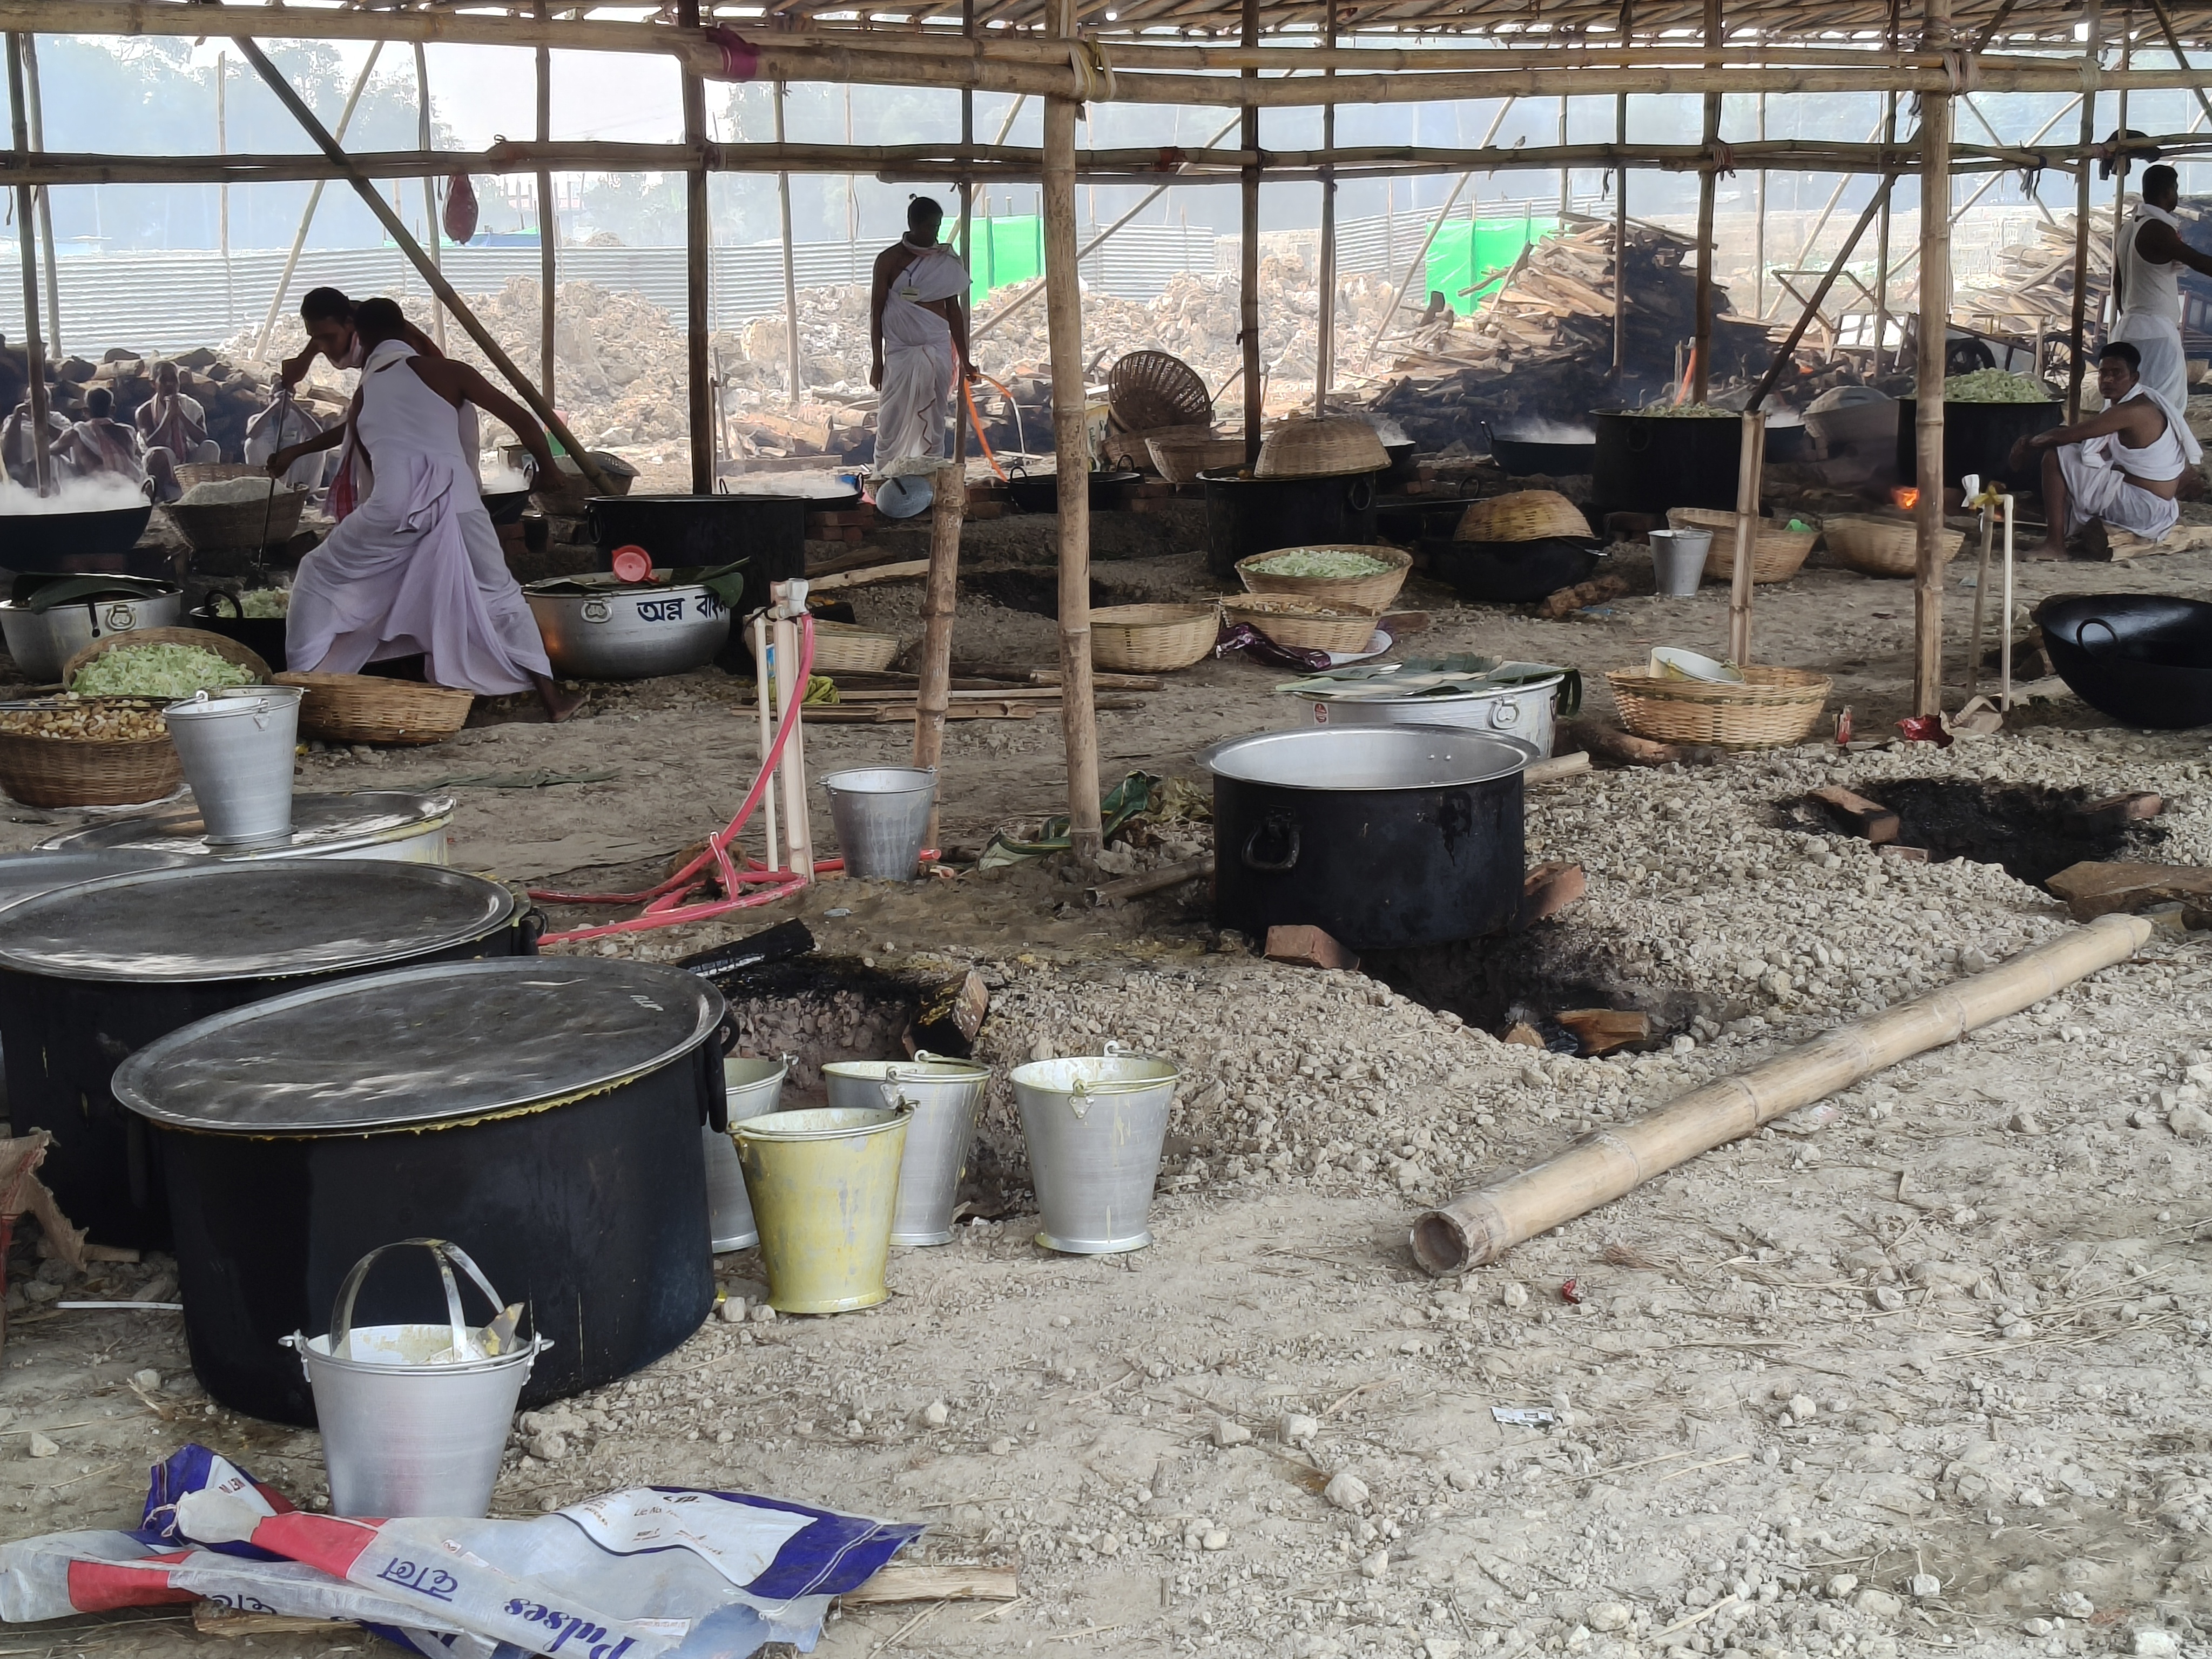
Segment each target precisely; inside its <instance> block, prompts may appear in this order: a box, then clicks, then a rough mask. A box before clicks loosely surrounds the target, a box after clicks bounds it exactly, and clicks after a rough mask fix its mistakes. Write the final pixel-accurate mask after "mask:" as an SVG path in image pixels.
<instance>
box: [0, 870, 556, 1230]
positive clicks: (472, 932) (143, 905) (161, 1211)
mask: <svg viewBox="0 0 2212 1659" xmlns="http://www.w3.org/2000/svg"><path fill="white" fill-rule="evenodd" d="M76 856H78V857H85V856H88V855H86V854H77V855H76ZM537 924H538V918H537V915H536V913H535V912H526V911H525V909H524V908H523V906H522V905H521V904H520V903H519V902H517V901H516V899H515V896H514V895H513V893H512V892H510V891H509V890H507V889H506V888H505V887H502V886H501V885H500V884H498V883H497V882H495V881H487V880H485V879H484V878H482V877H480V876H471V875H468V874H466V873H465V872H461V871H459V870H451V869H447V867H445V866H442V865H435V864H403V863H398V862H395V861H392V860H363V859H272V860H253V861H246V862H240V863H235V864H231V863H222V864H217V863H212V862H205V861H203V862H198V863H193V864H189V865H184V866H179V867H176V868H173V869H154V870H145V871H140V872H135V873H130V874H124V875H111V876H106V877H104V878H100V879H99V880H95V881H89V882H85V883H83V884H80V885H77V886H73V887H66V888H62V889H59V890H56V891H52V892H48V893H45V894H41V895H39V896H35V897H32V898H27V899H24V900H22V901H21V902H18V903H15V904H11V905H9V906H7V907H6V908H0V1055H4V1057H5V1061H6V1066H7V1075H8V1102H9V1111H10V1113H11V1115H12V1118H13V1121H14V1123H15V1129H16V1133H22V1132H23V1131H24V1130H27V1129H46V1130H48V1131H50V1132H51V1133H52V1135H53V1138H54V1144H53V1146H52V1148H51V1149H50V1150H49V1151H48V1152H47V1153H46V1162H45V1163H44V1164H42V1165H41V1166H40V1170H39V1175H40V1179H41V1180H43V1181H44V1182H46V1185H47V1186H48V1187H50V1188H52V1189H53V1193H54V1196H55V1198H56V1199H58V1200H59V1201H60V1204H61V1208H62V1213H63V1214H64V1215H66V1216H68V1217H69V1218H70V1220H71V1221H73V1222H75V1223H76V1225H78V1226H80V1227H83V1228H86V1229H88V1231H90V1232H91V1234H92V1237H93V1238H94V1242H96V1243H102V1244H118V1245H125V1246H134V1247H137V1248H140V1249H166V1248H167V1245H168V1243H169V1218H168V1213H167V1204H166V1203H165V1202H164V1200H163V1198H162V1194H161V1182H160V1180H159V1178H158V1176H157V1172H156V1170H155V1164H154V1162H153V1158H152V1150H151V1146H150V1143H149V1139H148V1137H147V1133H146V1126H145V1125H144V1123H143V1122H142V1121H140V1120H139V1119H137V1117H134V1116H132V1115H131V1114H130V1113H128V1112H125V1110H123V1109H122V1108H121V1107H120V1106H118V1104H117V1103H116V1099H115V1095H114V1093H113V1091H112V1088H111V1087H110V1084H111V1079H112V1078H113V1075H114V1073H115V1068H116V1066H117V1065H118V1064H119V1063H120V1062H121V1061H122V1060H125V1058H127V1057H128V1056H129V1055H130V1054H131V1053H132V1052H134V1051H135V1050H137V1049H138V1048H143V1047H144V1046H145V1045H146V1044H148V1043H149V1042H153V1041H155V1039H156V1038H158V1037H162V1036H167V1035H168V1034H169V1033H170V1032H172V1031H173V1030H177V1029H178V1028H179V1026H184V1025H189V1024H191V1023H192V1022H193V1021H195V1020H199V1019H205V1018H207V1017H208V1016H210V1014H216V1013H221V1012H223V1011H224V1010H225V1009H229V1008H235V1007H238V1006H240V1004H243V1003H249V1002H255V1001H258V1000H261V999H262V998H264V997H270V996H275V995H276V994H279V993H282V992H285V991H290V990H295V989H297V988H298V987H301V986H303V985H312V984H314V983H316V982H318V981H322V980H326V979H332V978H337V977H341V976H343V975H349V974H359V973H365V972H368V971H369V970H371V969H378V968H386V967H391V966H392V965H395V964H397V963H408V962H435V961H442V960H447V959H450V958H454V957H486V956H513V955H520V954H526V953H528V952H529V951H533V950H534V949H535V948H536V941H537V933H538V926H537ZM271 1201H272V1202H274V1201H277V1200H276V1199H275V1198H274V1197H273V1195H272V1198H271Z"/></svg>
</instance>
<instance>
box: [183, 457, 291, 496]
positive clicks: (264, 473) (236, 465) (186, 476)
mask: <svg viewBox="0 0 2212 1659" xmlns="http://www.w3.org/2000/svg"><path fill="white" fill-rule="evenodd" d="M268 476H269V469H268V468H267V467H265V466H256V465H254V464H253V463H252V462H251V461H185V462H183V463H181V464H180V465H179V466H178V468H177V482H178V483H180V484H182V485H184V487H185V489H191V488H192V486H193V485H195V484H204V483H228V481H229V480H230V479H233V478H265V477H268Z"/></svg>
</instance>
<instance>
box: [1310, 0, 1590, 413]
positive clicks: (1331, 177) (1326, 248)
mask: <svg viewBox="0 0 2212 1659" xmlns="http://www.w3.org/2000/svg"><path fill="white" fill-rule="evenodd" d="M1325 44H1326V45H1327V46H1329V47H1332V48H1333V47H1334V46H1335V45H1336V0H1328V38H1327V40H1326V42H1325ZM1333 72H1334V71H1331V70H1323V71H1322V73H1323V74H1325V75H1326V74H1331V73H1333ZM1561 137H1565V134H1562V135H1561ZM1321 147H1322V149H1335V148H1336V106H1335V105H1334V104H1323V105H1322V107H1321ZM1319 263H1320V266H1321V270H1320V271H1319V273H1318V276H1319V278H1320V281H1319V284H1318V286H1319V288H1320V289H1321V295H1320V306H1319V307H1318V310H1317V313H1316V316H1315V318H1314V413H1315V414H1316V415H1326V414H1328V393H1329V386H1330V383H1331V382H1332V381H1333V380H1334V379H1335V378H1336V176H1335V174H1334V172H1333V171H1332V170H1330V169H1329V168H1327V167H1324V168H1322V181H1321V254H1320V259H1319Z"/></svg>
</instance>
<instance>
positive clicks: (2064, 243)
mask: <svg viewBox="0 0 2212 1659" xmlns="http://www.w3.org/2000/svg"><path fill="white" fill-rule="evenodd" d="M2100 219H2101V220H2102V222H2101V223H2100ZM2036 229H2037V231H2038V233H2039V234H2038V235H2037V239H2036V240H2034V241H2033V242H2030V243H2027V244H2026V245H2025V246H2008V247H2003V248H2000V249H1998V250H1997V256H1996V270H1993V271H1992V272H1990V275H1989V276H1984V277H1981V278H1978V279H1977V280H1976V281H1974V282H1972V283H1970V284H1968V285H1967V286H1966V287H1965V288H1964V289H1962V290H1961V291H1960V294H1959V295H1958V298H1957V301H1956V302H1955V304H1954V307H1953V310H1954V318H1955V319H1957V320H1960V321H1963V322H1966V323H1969V324H1971V325H1974V326H1977V327H1979V328H1982V329H1984V330H1986V331H1989V332H1990V333H1992V334H2019V335H2023V336H2026V337H2029V338H2031V339H2032V338H2034V337H2037V336H2038V335H2040V334H2041V333H2043V332H2044V331H2046V330H2049V329H2052V328H2056V329H2058V330H2060V331H2065V330H2067V329H2069V328H2070V327H2071V326H2072V325H2073V319H2074V218H2073V216H2072V215H2071V214H2069V215H2068V216H2066V217H2065V218H2063V219H2059V220H2056V221H2045V222H2043V223H2041V224H2039V225H2038V226H2037V227H2036ZM2111 287H2112V221H2111V219H2110V217H2109V216H2103V215H2100V216H2098V217H2097V218H2092V219H2091V220H2090V222H2089V280H2088V283H2087V288H2088V300H2087V314H2088V315H2089V316H2090V317H2091V318H2092V319H2094V318H2095V317H2096V316H2097V315H2098V314H2099V313H2100V312H2101V311H2102V309H2103V307H2104V303H2105V295H2106V290H2108V289H2110V288H2111Z"/></svg>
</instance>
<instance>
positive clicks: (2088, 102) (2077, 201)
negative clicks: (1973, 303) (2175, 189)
mask: <svg viewBox="0 0 2212 1659" xmlns="http://www.w3.org/2000/svg"><path fill="white" fill-rule="evenodd" d="M2100 21H2102V8H2101V7H2100V4H2099V3H2098V0H2087V4H2086V5H2084V6H2083V7H2082V27H2083V29H2084V31H2085V33H2086V42H2085V44H2084V45H2083V46H2082V48H2081V152H2082V155H2083V156H2084V158H2085V159H2084V160H2083V161H2082V162H2081V166H2080V167H2078V168H2077V169H2076V170H2075V174H2074V306H2073V322H2072V325H2071V327H2070V328H2069V330H2068V331H2067V336H2066V337H2067V338H2068V339H2069V340H2070V341H2072V342H2073V346H2072V349H2071V351H2070V353H2069V356H2071V358H2072V361H2071V362H2069V363H2068V364H2067V366H2066V418H2067V420H2068V421H2069V422H2073V421H2078V420H2080V419H2081V369H2082V366H2083V365H2084V364H2085V363H2086V362H2087V361H2088V349H2087V347H2088V340H2087V337H2086V336H2085V335H2084V334H2083V333H2082V330H2083V329H2084V328H2085V327H2086V326H2087V322H2088V295H2089V164H2088V161H2087V159H2086V157H2087V154H2088V150H2089V147H2090V146H2091V145H2092V144H2093V143H2096V142H2097V90H2098V84H2099V80H2100V76H2099V75H2098V72H2097V71H2098V64H2099V62H2100V59H2099V57H2098V53H2099V52H2100V42H2099V40H2098V39H2097V27H2098V24H2099V23H2100ZM1923 217H1924V216H1923ZM2005 625H2006V626H2007V627H2010V626H2011V625H2012V623H2011V619H2010V618H2009V617H2008V618H2007V619H2006V623H2005Z"/></svg>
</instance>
